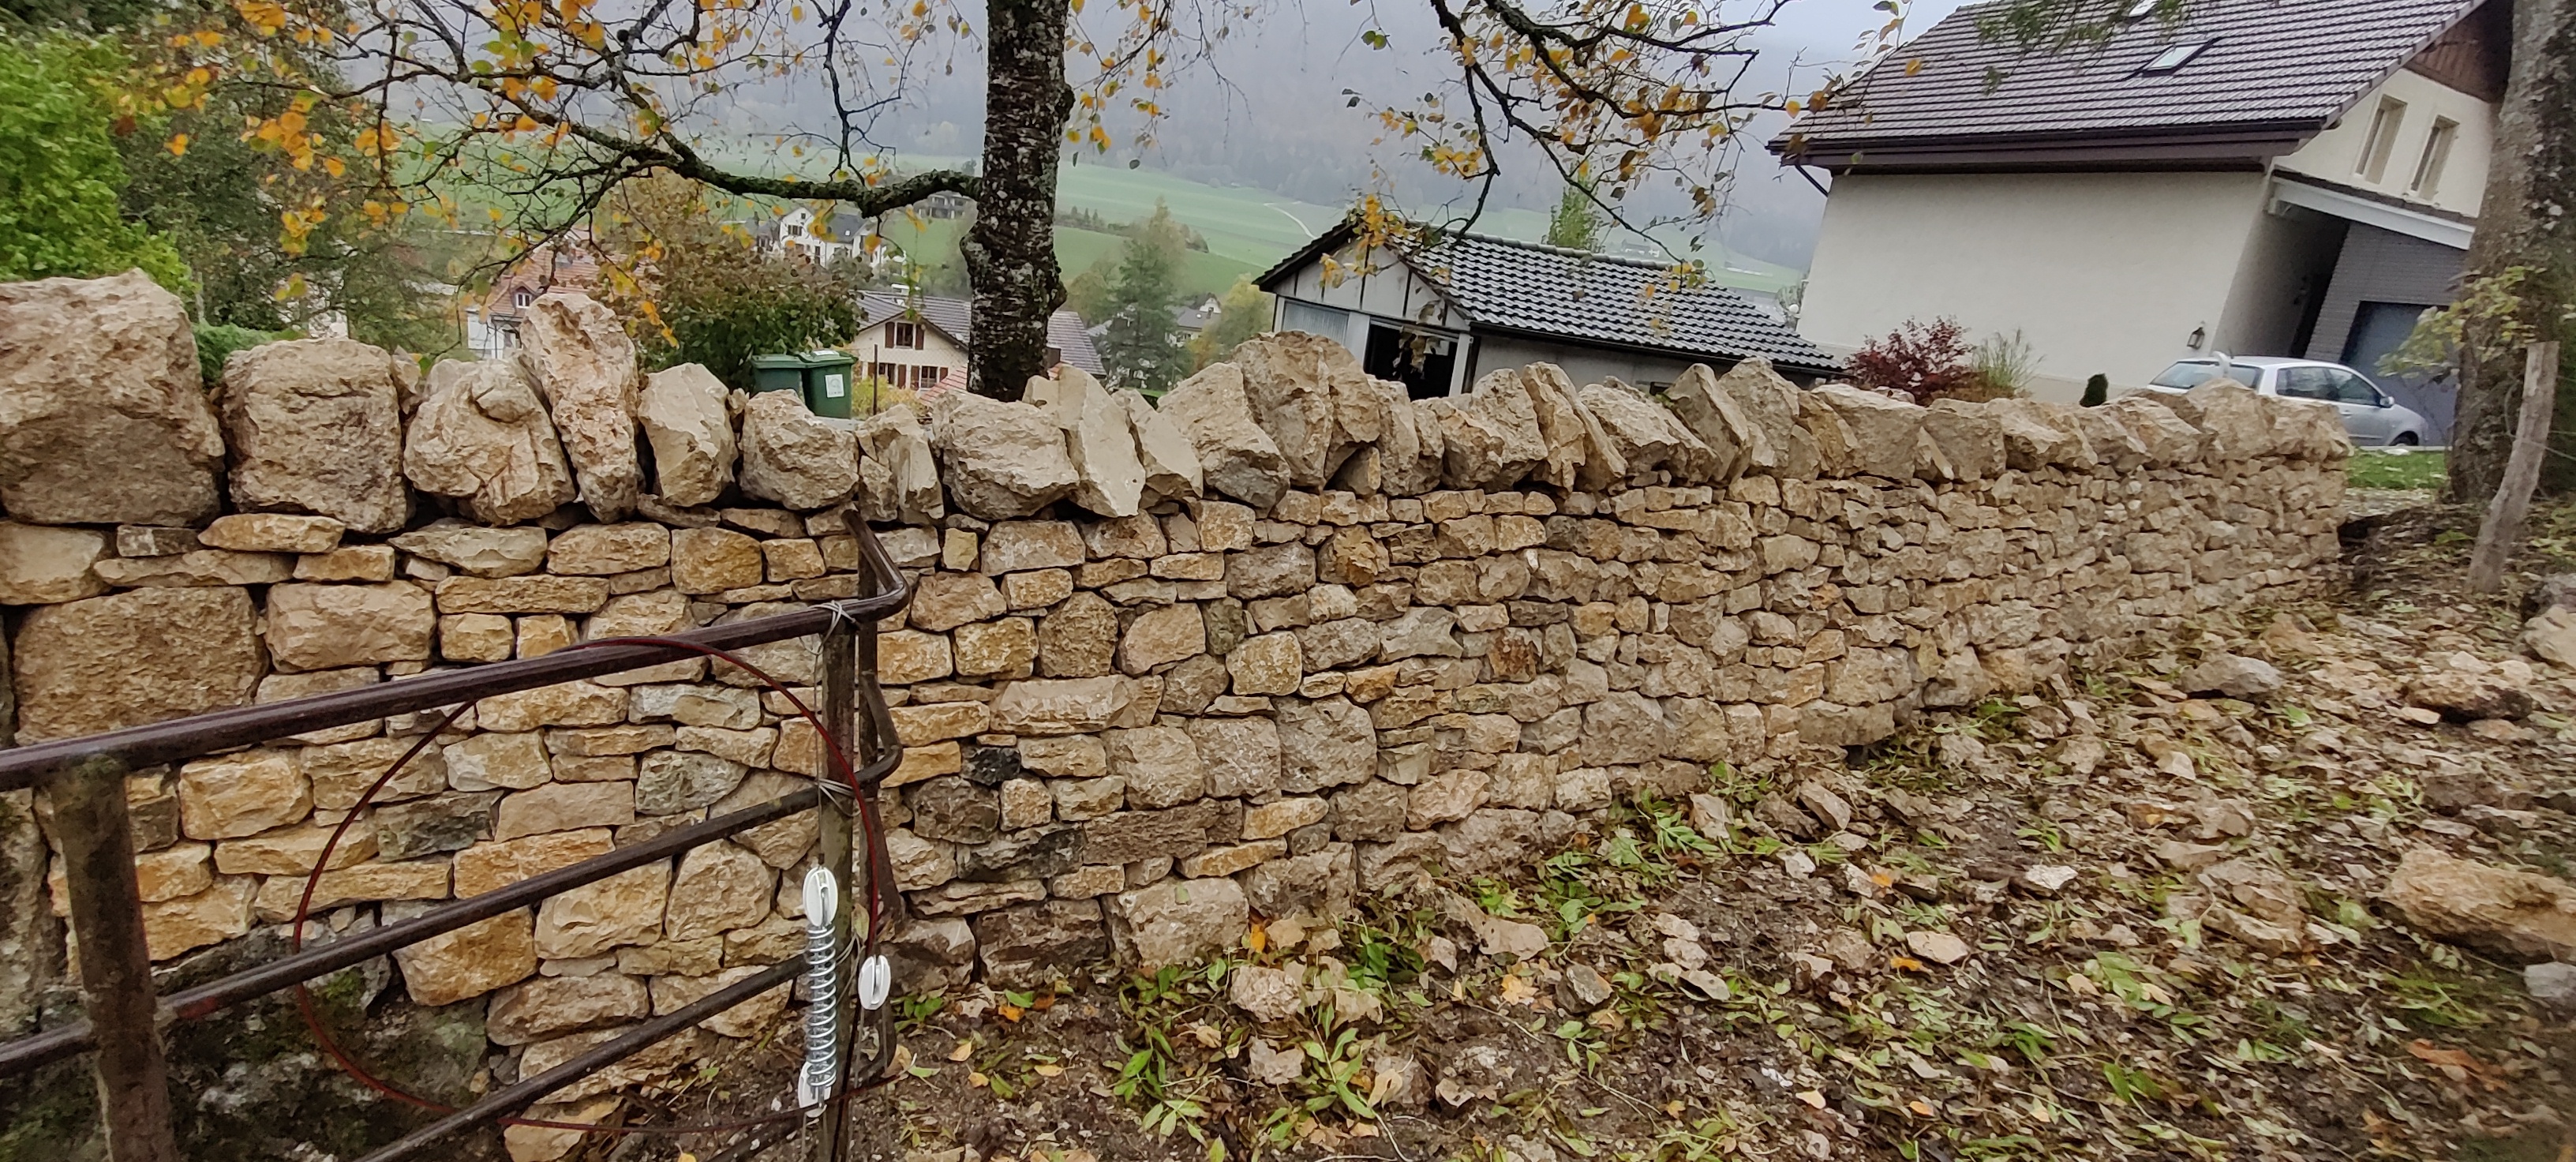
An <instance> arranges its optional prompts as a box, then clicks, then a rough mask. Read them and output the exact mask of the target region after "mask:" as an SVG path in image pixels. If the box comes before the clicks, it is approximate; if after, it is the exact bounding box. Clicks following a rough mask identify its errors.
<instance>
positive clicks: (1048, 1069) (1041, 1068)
mask: <svg viewBox="0 0 2576 1162" xmlns="http://www.w3.org/2000/svg"><path fill="white" fill-rule="evenodd" d="M1029 1072H1031V1073H1034V1074H1037V1075H1038V1076H1040V1077H1062V1076H1064V1067H1063V1066H1061V1065H1032V1066H1030V1067H1029Z"/></svg>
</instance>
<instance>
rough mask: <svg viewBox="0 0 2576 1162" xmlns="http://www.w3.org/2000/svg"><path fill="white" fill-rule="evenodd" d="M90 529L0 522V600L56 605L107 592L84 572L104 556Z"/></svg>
mask: <svg viewBox="0 0 2576 1162" xmlns="http://www.w3.org/2000/svg"><path fill="white" fill-rule="evenodd" d="M107 555H108V553H107V534H106V533H103V532H100V531H98V530H96V529H72V528H57V527H54V526H52V525H29V524H19V523H17V522H15V521H0V605H56V604H60V603H62V602H65V601H78V600H80V599H81V598H84V597H95V596H97V595H99V594H101V593H105V592H107V583H106V582H105V581H102V580H100V579H99V578H98V577H97V575H96V574H93V573H91V572H90V566H91V565H94V564H97V563H98V562H99V560H100V559H102V558H104V557H106V556H107Z"/></svg>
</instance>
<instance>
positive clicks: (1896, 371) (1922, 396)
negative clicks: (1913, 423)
mask: <svg viewBox="0 0 2576 1162" xmlns="http://www.w3.org/2000/svg"><path fill="white" fill-rule="evenodd" d="M1976 355H1977V351H1976V347H1975V346H1974V345H1972V344H1970V343H1969V342H1968V340H1967V339H1966V338H1965V337H1964V336H1963V335H1962V334H1961V332H1960V330H1959V324H1958V323H1957V322H1956V321H1955V320H1951V319H1946V318H1944V319H1934V320H1932V321H1931V322H1930V323H1929V324H1925V323H1918V322H1916V321H1914V320H1912V319H1907V320H1906V321H1905V322H1904V323H1902V324H1900V325H1899V326H1898V327H1897V328H1896V329H1895V330H1893V331H1890V332H1888V333H1887V335H1886V336H1885V337H1884V338H1879V339H1872V340H1870V341H1869V343H1868V344H1866V345H1864V346H1863V347H1862V348H1861V349H1860V350H1859V351H1856V352H1854V353H1853V354H1852V357H1851V358H1850V359H1849V360H1847V361H1846V362H1847V363H1848V364H1849V366H1850V368H1851V381H1852V382H1853V383H1856V384H1859V385H1860V386H1862V387H1889V388H1894V389H1896V390H1898V391H1901V392H1904V393H1905V394H1907V395H1910V396H1913V397H1914V401H1915V402H1916V403H1930V402H1932V401H1933V400H1935V399H1939V398H1941V397H1942V396H1944V395H1948V394H1950V393H1952V392H1955V391H1958V390H1960V389H1961V388H1964V387H1967V386H1968V385H1969V383H1970V381H1971V380H1973V379H1974V378H1975V377H1976Z"/></svg>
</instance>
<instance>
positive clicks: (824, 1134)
mask: <svg viewBox="0 0 2576 1162" xmlns="http://www.w3.org/2000/svg"><path fill="white" fill-rule="evenodd" d="M871 629H872V630H873V625H872V626H871ZM869 636H870V637H874V636H875V635H874V633H873V632H871V633H870V635H869ZM857 637H858V623H857V621H855V620H854V619H851V618H839V619H836V620H834V621H833V622H832V625H831V627H830V628H828V629H826V630H824V631H823V725H824V728H825V729H827V730H829V731H831V732H832V742H833V744H834V745H836V746H838V747H840V749H841V753H842V754H844V755H847V756H848V757H849V760H850V765H851V766H853V767H856V766H858V765H860V764H861V763H862V762H864V761H865V760H863V759H862V758H861V757H860V755H859V750H858V747H857V739H856V738H855V736H854V732H853V730H852V724H853V720H854V719H856V718H857V716H858V696H857V687H858V675H857V667H858V656H857V651H856V650H855V649H854V648H853V647H854V646H855V645H856V644H857V642H856V639H857ZM826 777H831V776H830V774H829V772H828V771H827V772H826ZM857 806H858V805H857V804H856V803H855V802H852V803H849V804H847V805H846V806H845V805H844V803H843V801H842V800H841V799H838V798H835V797H833V796H831V795H825V796H823V801H822V802H821V803H819V804H817V805H816V807H815V812H816V814H815V824H816V826H815V831H816V835H815V856H816V858H817V859H819V860H820V861H821V862H822V865H823V866H824V867H827V868H830V869H832V878H833V879H834V881H835V882H837V883H838V884H839V888H838V891H839V893H840V897H839V899H838V900H837V901H836V902H837V903H838V904H839V905H840V907H839V908H838V910H836V911H835V912H834V913H833V914H832V941H833V946H834V947H838V948H847V947H849V943H850V878H851V873H852V871H853V869H852V867H851V866H850V814H851V812H852V811H854V810H856V809H857ZM851 961H852V958H851V957H848V956H844V957H842V958H841V962H840V969H839V971H838V972H837V973H836V974H835V975H836V977H837V978H838V979H837V981H836V987H834V988H833V990H832V996H833V998H834V1004H836V1005H837V1006H838V1007H839V1008H840V1014H839V1017H838V1020H837V1024H838V1026H839V1028H840V1029H841V1036H842V1038H843V1040H844V1044H845V1045H846V1043H847V1041H848V1039H849V1038H853V1037H856V1036H858V1033H859V1030H858V1022H857V1019H856V1018H857V1014H858V1008H857V1006H856V1004H855V1003H854V998H853V996H852V994H851V979H852V975H853V974H854V973H855V972H856V971H857V968H858V966H857V965H855V964H853V963H852V962H851ZM847 1056H848V1055H847V1054H846V1053H845V1054H844V1057H845V1059H846V1058H847ZM857 1080H858V1079H857V1078H853V1077H843V1078H841V1079H840V1082H839V1087H840V1088H842V1089H844V1090H846V1089H848V1088H849V1087H850V1086H851V1085H852V1084H854V1083H855V1082H857ZM849 1120H850V1111H849V1107H848V1104H847V1103H842V1104H838V1105H832V1106H828V1107H826V1108H825V1110H824V1112H823V1117H822V1120H821V1121H820V1122H819V1123H818V1124H817V1127H816V1131H815V1133H814V1135H813V1138H812V1142H813V1153H812V1158H813V1162H840V1158H841V1153H842V1146H841V1137H842V1135H843V1134H845V1133H846V1132H847V1130H848V1126H849Z"/></svg>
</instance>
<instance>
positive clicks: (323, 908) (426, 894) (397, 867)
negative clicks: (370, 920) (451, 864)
mask: <svg viewBox="0 0 2576 1162" xmlns="http://www.w3.org/2000/svg"><path fill="white" fill-rule="evenodd" d="M305 898H306V897H305V893H304V880H303V878H302V877H300V876H270V877H268V879H267V880H266V881H264V882H262V883H261V884H260V885H259V893H258V895H257V896H255V897H254V898H253V899H252V901H251V913H252V914H253V915H255V916H257V917H258V918H259V919H261V920H262V921H264V922H267V923H270V924H279V923H284V922H286V921H289V920H293V919H294V918H295V914H296V909H298V908H300V907H303V906H304V901H305ZM311 898H312V912H313V913H322V912H327V911H329V910H331V909H333V908H337V907H340V906H342V905H345V904H364V903H380V902H383V901H386V900H444V899H446V898H447V861H446V860H443V859H420V860H412V861H409V862H407V863H361V864H355V865H352V866H350V867H347V868H343V869H341V870H339V871H326V872H323V873H322V874H321V875H320V876H319V877H317V878H316V880H315V882H314V884H313V894H312V897H311Z"/></svg>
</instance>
